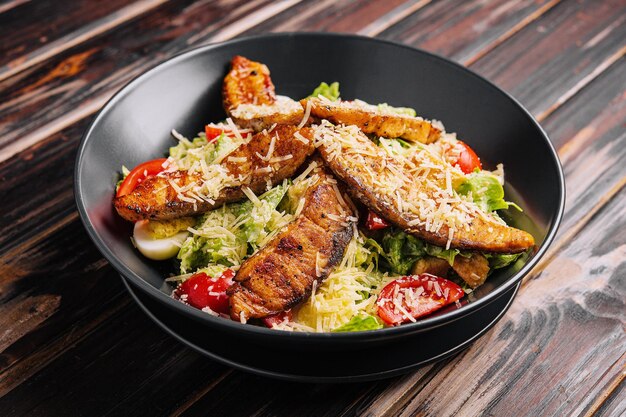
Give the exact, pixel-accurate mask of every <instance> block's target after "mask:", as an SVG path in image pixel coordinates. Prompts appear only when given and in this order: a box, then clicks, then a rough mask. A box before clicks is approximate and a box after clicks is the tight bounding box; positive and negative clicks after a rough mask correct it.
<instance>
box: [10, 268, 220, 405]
mask: <svg viewBox="0 0 626 417" xmlns="http://www.w3.org/2000/svg"><path fill="white" fill-rule="evenodd" d="M109 278H110V279H112V280H116V281H118V282H119V277H117V276H116V274H114V273H110V274H109ZM128 340H141V341H142V343H134V344H132V347H131V344H129V343H128ZM225 372H229V371H228V370H227V368H226V367H224V366H222V365H219V364H217V363H216V362H213V361H210V360H205V359H204V358H200V356H199V355H198V354H196V353H194V352H192V351H191V350H189V349H187V348H184V347H183V346H181V345H180V344H179V343H178V342H176V341H175V340H174V339H172V338H170V337H164V335H163V333H162V331H161V330H160V329H159V328H158V327H157V326H156V325H154V324H152V323H151V322H150V321H149V320H148V319H147V317H146V316H145V315H144V313H143V312H141V311H140V310H139V308H138V307H137V306H135V305H127V306H126V307H125V308H124V309H122V310H121V311H120V312H119V313H118V314H115V315H113V316H112V317H110V318H109V320H107V321H106V322H105V323H104V324H103V325H102V326H101V328H99V329H98V331H97V332H94V333H93V334H92V335H91V336H90V337H89V338H87V339H85V340H84V341H81V342H80V343H78V344H77V346H76V348H75V349H73V351H72V352H71V353H65V354H63V355H61V356H59V357H58V358H57V359H56V360H55V361H54V362H53V363H52V364H51V365H50V366H48V367H47V368H46V370H45V372H40V373H38V374H36V375H35V376H33V377H32V378H30V379H29V380H28V381H27V382H26V383H25V384H22V385H21V386H20V387H18V388H17V389H15V390H14V391H12V392H11V394H10V395H8V396H5V397H4V398H2V399H0V409H1V410H3V415H4V416H20V415H75V416H94V415H102V414H105V413H110V414H114V415H164V414H167V413H168V412H169V411H170V410H172V409H176V408H177V406H179V405H180V404H182V403H184V402H185V401H186V400H187V399H189V398H192V397H194V395H195V394H196V391H197V390H199V389H200V388H201V387H203V386H204V385H201V383H206V382H207V381H211V380H217V379H219V377H220V375H222V374H223V373H225ZM76 380H80V381H81V383H80V384H74V383H72V382H71V381H76Z"/></svg>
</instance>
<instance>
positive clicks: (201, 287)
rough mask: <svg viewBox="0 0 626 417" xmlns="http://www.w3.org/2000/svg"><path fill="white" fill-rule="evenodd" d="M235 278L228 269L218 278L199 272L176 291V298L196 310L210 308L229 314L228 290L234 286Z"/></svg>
mask: <svg viewBox="0 0 626 417" xmlns="http://www.w3.org/2000/svg"><path fill="white" fill-rule="evenodd" d="M234 276H235V273H234V272H233V271H232V270H231V269H227V270H226V271H224V272H223V273H222V274H221V275H220V276H219V277H217V278H211V277H210V276H209V275H207V274H205V273H204V272H199V273H197V274H194V275H192V276H191V277H190V278H189V279H187V280H186V281H185V282H183V283H182V284H180V285H179V286H178V288H176V290H175V291H174V297H175V298H177V299H179V300H182V301H184V302H186V303H187V304H189V305H190V306H193V307H195V308H199V309H203V308H205V307H209V308H210V309H211V310H213V311H215V312H216V313H223V314H227V313H228V295H227V294H226V290H227V289H228V287H230V286H231V285H232V283H233V277H234Z"/></svg>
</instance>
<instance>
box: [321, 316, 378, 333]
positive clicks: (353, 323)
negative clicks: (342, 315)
mask: <svg viewBox="0 0 626 417" xmlns="http://www.w3.org/2000/svg"><path fill="white" fill-rule="evenodd" d="M382 328H383V325H382V323H381V322H379V321H378V319H377V318H376V317H374V316H370V315H365V316H354V317H352V319H350V321H349V322H347V323H346V324H344V325H343V326H340V327H337V328H336V329H335V330H333V332H359V331H363V330H377V329H382Z"/></svg>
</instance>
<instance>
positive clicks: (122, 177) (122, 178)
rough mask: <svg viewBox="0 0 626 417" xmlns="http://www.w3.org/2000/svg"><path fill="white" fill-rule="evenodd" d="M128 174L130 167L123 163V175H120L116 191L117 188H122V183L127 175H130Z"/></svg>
mask: <svg viewBox="0 0 626 417" xmlns="http://www.w3.org/2000/svg"><path fill="white" fill-rule="evenodd" d="M128 174H130V170H129V169H128V168H126V167H125V166H124V165H122V175H120V179H119V181H117V183H116V184H115V192H116V193H117V190H119V189H120V185H122V183H123V182H124V180H125V179H126V177H128Z"/></svg>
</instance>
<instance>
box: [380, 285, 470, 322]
mask: <svg viewBox="0 0 626 417" xmlns="http://www.w3.org/2000/svg"><path fill="white" fill-rule="evenodd" d="M464 295H465V292H463V289H462V288H461V287H459V286H458V285H456V284H455V283H454V282H452V281H448V280H447V279H444V278H441V277H436V276H434V275H430V274H421V275H410V276H407V277H402V278H400V279H396V280H394V281H391V282H390V283H389V284H387V285H385V288H383V290H382V291H381V292H380V294H379V295H378V300H377V301H376V304H377V305H378V316H379V317H380V318H381V319H382V320H383V321H384V322H385V323H387V324H391V325H396V324H401V323H406V322H408V321H413V320H411V319H410V318H409V316H410V317H412V318H413V319H416V318H418V317H422V316H425V315H427V314H430V313H432V312H434V311H436V310H439V309H440V308H442V307H444V306H446V305H448V304H450V303H453V302H455V301H457V300H459V299H461V298H462V297H463V296H464ZM394 301H395V302H394ZM398 305H399V307H398ZM402 310H404V312H403V311H402Z"/></svg>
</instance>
